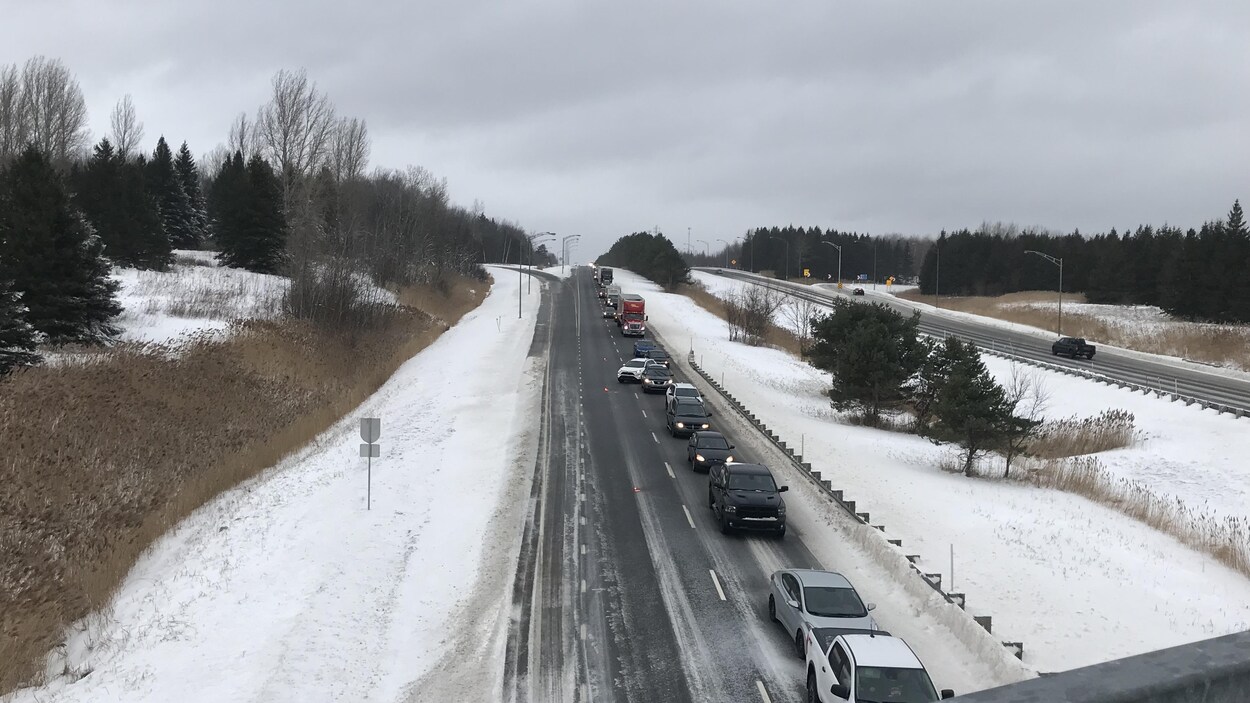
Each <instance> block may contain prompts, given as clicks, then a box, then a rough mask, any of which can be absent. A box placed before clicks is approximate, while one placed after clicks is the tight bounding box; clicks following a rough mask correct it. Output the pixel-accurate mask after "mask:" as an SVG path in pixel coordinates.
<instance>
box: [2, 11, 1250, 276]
mask: <svg viewBox="0 0 1250 703" xmlns="http://www.w3.org/2000/svg"><path fill="white" fill-rule="evenodd" d="M8 14H9V15H10V16H12V17H14V18H15V21H14V22H8V21H6V23H5V24H4V25H3V26H2V27H0V46H4V47H6V51H7V52H8V57H7V58H4V59H0V60H6V61H21V60H24V59H25V58H26V57H28V56H30V55H33V54H36V53H44V54H47V55H52V56H59V57H61V58H62V59H64V60H65V61H66V63H67V64H68V65H69V66H70V67H71V68H72V69H73V70H74V71H76V72H77V73H78V75H79V77H80V80H81V82H82V83H83V86H84V90H85V91H86V92H87V95H88V101H89V105H90V107H91V110H92V116H93V126H95V127H96V129H97V131H98V130H101V129H102V128H103V126H104V125H105V124H106V122H105V120H106V119H107V112H108V110H109V108H110V107H111V105H112V103H113V102H114V101H115V100H116V99H118V98H119V97H121V95H123V94H125V93H132V94H133V95H134V96H135V101H136V104H137V105H138V107H139V110H140V114H141V118H142V119H143V120H144V121H145V122H146V123H147V130H148V136H149V138H150V139H154V138H155V135H156V134H159V133H165V134H167V135H168V136H169V137H170V138H172V139H177V140H180V139H188V140H189V141H191V143H192V147H193V148H194V149H196V150H197V151H201V152H202V151H207V150H208V149H209V148H211V147H212V145H213V144H215V143H217V142H218V141H221V140H222V138H223V137H224V135H225V131H226V128H227V125H228V123H229V121H230V119H231V117H233V115H235V114H236V113H237V112H239V111H241V110H246V111H249V112H250V111H252V110H254V109H255V107H256V106H257V105H258V104H260V103H261V102H262V101H263V100H264V99H265V97H266V92H267V88H268V80H269V77H270V76H271V75H272V74H273V73H274V72H275V71H276V70H277V69H279V68H283V67H286V68H294V67H305V68H307V70H308V71H309V74H310V76H312V77H313V78H314V79H315V80H317V81H318V82H319V84H320V85H321V87H322V88H323V89H325V90H326V91H327V92H328V93H329V94H330V95H331V97H332V98H333V99H334V101H335V103H336V104H337V106H338V108H339V110H340V111H341V112H343V113H345V114H350V115H355V116H360V117H364V118H366V119H367V120H368V121H369V124H370V129H371V132H372V134H373V135H374V138H375V141H376V144H375V148H374V151H373V153H374V160H375V163H377V164H379V165H383V166H402V165H404V164H406V163H417V164H421V165H423V166H426V167H427V168H429V169H430V170H432V171H433V172H434V173H436V174H437V175H440V176H446V177H447V178H448V180H449V182H450V186H451V191H452V194H453V197H455V198H456V199H457V200H459V201H461V202H464V203H468V202H471V201H472V200H473V199H474V198H480V199H481V200H483V201H484V202H485V203H486V204H487V208H488V212H490V213H491V214H493V215H495V216H497V217H502V218H508V219H512V220H516V221H518V222H520V223H521V224H523V225H525V226H528V227H531V228H533V229H552V230H557V231H561V232H563V233H573V232H579V233H582V234H584V235H585V237H584V238H583V244H582V249H581V251H582V252H583V253H584V254H585V255H587V256H589V255H592V254H594V253H596V252H598V251H602V250H603V249H605V248H606V247H607V246H608V245H609V244H610V243H611V241H612V240H613V239H615V237H617V236H619V235H621V234H625V233H628V232H630V231H634V230H637V229H643V228H650V227H654V226H659V227H661V228H662V229H664V230H665V231H668V232H671V233H673V236H674V239H676V240H679V241H682V242H684V240H685V230H686V228H687V227H691V228H693V229H694V230H695V231H696V233H703V235H704V236H703V237H701V238H703V239H709V241H710V240H712V239H716V238H726V239H728V238H732V237H734V236H737V235H738V234H740V233H741V232H742V231H744V230H745V229H747V228H748V227H752V226H756V225H769V224H786V223H791V222H793V223H796V224H819V225H822V226H837V227H841V228H848V229H858V230H860V231H871V232H891V231H904V232H916V233H935V232H936V231H937V230H938V229H941V228H953V227H961V226H974V225H976V224H977V223H979V222H981V221H982V220H985V219H990V220H996V219H1002V220H1009V221H1016V222H1018V223H1020V224H1023V225H1030V224H1038V225H1047V226H1051V227H1055V228H1060V229H1067V230H1070V229H1072V228H1073V227H1080V228H1081V229H1083V230H1098V229H1105V228H1107V227H1111V226H1117V227H1124V226H1127V225H1135V224H1137V223H1139V222H1163V221H1169V222H1172V223H1176V224H1182V225H1190V224H1199V223H1200V222H1201V221H1202V220H1203V219H1207V218H1211V217H1216V216H1219V214H1220V213H1222V212H1223V211H1225V210H1226V209H1227V207H1228V204H1229V203H1230V202H1231V201H1232V199H1233V198H1234V197H1247V196H1250V194H1248V193H1246V192H1244V188H1245V187H1246V184H1247V183H1250V178H1247V176H1250V167H1248V166H1247V164H1248V163H1250V143H1248V141H1247V137H1246V136H1245V130H1244V128H1243V126H1242V125H1244V116H1245V115H1246V114H1247V112H1248V111H1250V96H1247V94H1246V91H1245V90H1244V86H1246V85H1250V42H1247V41H1246V36H1247V33H1248V32H1247V30H1248V29H1250V4H1247V3H1244V2H1233V1H1229V2H1214V1H1209V2H1193V3H1185V4H1179V3H1173V2H1162V1H1161V0H1144V1H1140V2H1138V1H1134V0H1118V1H1112V2H1098V3H1090V2H1086V1H1077V0H1062V1H1060V2H1050V3H1032V4H1021V3H1002V2H996V1H991V0H979V1H975V2H963V3H957V4H952V3H879V2H861V3H838V2H829V1H828V0H797V1H796V2H787V3H759V2H744V1H738V0H730V1H725V2H685V3H674V2H660V1H658V0H656V1H650V2H635V3H608V2H587V1H585V0H578V1H574V0H567V1H546V0H543V1H539V2H505V1H486V0H464V1H462V2H374V3H342V2H341V1H336V2H330V1H329V0H318V1H316V2H302V3H294V2H276V3H275V2H269V3H255V2H244V1H242V0H224V1H222V2H205V1H204V0H193V1H189V2H179V3H160V2H124V3H123V2H111V3H108V4H107V5H104V6H101V5H100V4H98V3H88V2H85V1H80V2H77V3H68V4H65V3H23V4H21V5H20V6H18V7H15V8H13V12H11V13H8ZM6 19H7V18H6Z"/></svg>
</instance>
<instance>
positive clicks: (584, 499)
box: [577, 493, 586, 503]
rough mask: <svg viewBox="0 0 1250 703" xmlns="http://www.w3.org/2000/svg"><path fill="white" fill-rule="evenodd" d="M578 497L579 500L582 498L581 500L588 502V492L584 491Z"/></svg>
mask: <svg viewBox="0 0 1250 703" xmlns="http://www.w3.org/2000/svg"><path fill="white" fill-rule="evenodd" d="M577 499H578V500H580V501H582V502H583V503H585V502H586V494H585V493H582V494H581V495H579V496H578V498H577Z"/></svg>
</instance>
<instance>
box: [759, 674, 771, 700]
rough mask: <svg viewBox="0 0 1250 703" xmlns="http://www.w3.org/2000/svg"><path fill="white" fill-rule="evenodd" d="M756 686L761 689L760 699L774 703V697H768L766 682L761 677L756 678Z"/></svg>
mask: <svg viewBox="0 0 1250 703" xmlns="http://www.w3.org/2000/svg"><path fill="white" fill-rule="evenodd" d="M755 687H756V688H757V689H759V692H760V699H761V700H763V701H764V703H773V699H771V698H769V697H768V691H767V690H765V688H764V682H763V681H760V680H759V679H756V680H755Z"/></svg>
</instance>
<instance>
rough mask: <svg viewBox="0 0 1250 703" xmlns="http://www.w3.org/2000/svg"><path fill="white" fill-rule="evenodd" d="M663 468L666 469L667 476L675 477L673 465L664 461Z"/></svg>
mask: <svg viewBox="0 0 1250 703" xmlns="http://www.w3.org/2000/svg"><path fill="white" fill-rule="evenodd" d="M664 468H666V469H668V477H669V478H677V474H675V473H673V467H671V466H669V465H668V462H667V461H666V462H664Z"/></svg>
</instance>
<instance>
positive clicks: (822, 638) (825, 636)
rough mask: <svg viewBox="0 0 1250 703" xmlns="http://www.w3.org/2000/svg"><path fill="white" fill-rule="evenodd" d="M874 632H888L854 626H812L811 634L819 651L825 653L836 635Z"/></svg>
mask: <svg viewBox="0 0 1250 703" xmlns="http://www.w3.org/2000/svg"><path fill="white" fill-rule="evenodd" d="M874 633H875V634H877V635H888V634H889V633H888V632H886V631H885V630H859V629H855V628H842V627H813V628H812V634H813V635H815V637H816V641H817V642H819V643H820V651H822V652H825V653H826V654H827V653H828V652H829V647H831V646H832V645H833V640H834V639H836V638H837V637H838V635H868V634H874Z"/></svg>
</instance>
